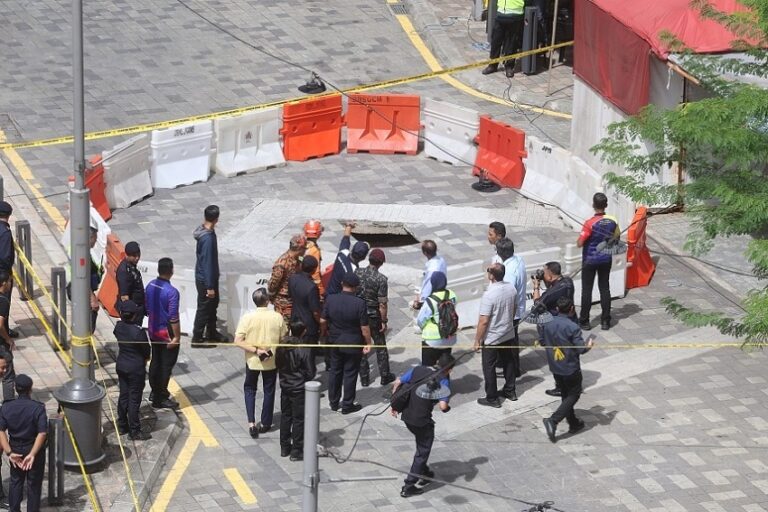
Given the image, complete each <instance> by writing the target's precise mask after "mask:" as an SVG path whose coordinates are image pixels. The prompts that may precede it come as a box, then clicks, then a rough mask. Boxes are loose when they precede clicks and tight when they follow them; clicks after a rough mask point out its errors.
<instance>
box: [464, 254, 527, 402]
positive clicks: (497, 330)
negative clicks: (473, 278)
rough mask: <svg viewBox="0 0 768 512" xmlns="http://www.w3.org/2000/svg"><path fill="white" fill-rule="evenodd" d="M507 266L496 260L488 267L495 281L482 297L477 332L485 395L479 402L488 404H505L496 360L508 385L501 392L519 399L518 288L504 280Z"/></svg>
mask: <svg viewBox="0 0 768 512" xmlns="http://www.w3.org/2000/svg"><path fill="white" fill-rule="evenodd" d="M504 273H505V269H504V265H502V264H501V263H494V264H493V265H491V266H490V267H488V272H487V275H488V280H489V281H490V282H491V284H490V285H488V289H487V290H486V291H485V293H483V297H482V299H480V319H479V320H478V322H477V333H476V334H475V344H474V348H475V350H481V351H482V352H481V355H482V367H483V378H484V379H485V397H483V398H478V399H477V403H478V404H480V405H484V406H488V407H496V408H498V407H501V402H500V401H499V390H498V386H497V385H496V363H497V362H499V361H500V362H501V368H502V370H503V372H504V387H503V389H502V390H501V395H502V396H504V397H506V398H507V399H508V400H512V401H515V400H517V393H516V391H515V378H516V376H517V375H516V373H515V365H514V361H513V357H512V354H511V352H512V350H513V349H512V348H509V347H512V345H513V344H514V343H515V321H514V318H515V311H516V310H517V290H516V289H515V286H514V285H513V284H512V283H508V282H506V281H505V280H504Z"/></svg>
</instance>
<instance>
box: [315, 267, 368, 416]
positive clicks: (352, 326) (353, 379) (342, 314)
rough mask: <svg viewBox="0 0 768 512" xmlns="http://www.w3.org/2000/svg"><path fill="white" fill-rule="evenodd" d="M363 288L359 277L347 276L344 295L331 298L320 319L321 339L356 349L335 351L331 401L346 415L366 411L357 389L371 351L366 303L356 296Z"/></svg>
mask: <svg viewBox="0 0 768 512" xmlns="http://www.w3.org/2000/svg"><path fill="white" fill-rule="evenodd" d="M359 285H360V279H359V278H358V277H357V275H355V273H354V272H347V273H346V274H345V275H344V278H343V279H342V281H341V287H342V288H341V293H336V294H332V295H328V297H327V298H326V299H325V305H324V307H323V313H322V315H321V316H320V335H321V336H328V343H330V344H332V345H356V346H354V347H347V346H344V347H339V348H335V347H334V348H332V349H331V371H330V372H329V374H328V400H329V402H330V406H331V410H333V411H338V410H339V405H341V413H342V414H350V413H353V412H357V411H359V410H360V409H362V408H363V406H362V405H360V404H359V403H357V402H355V387H356V386H357V375H358V373H359V372H360V360H361V359H362V357H363V356H364V355H366V354H368V352H370V350H371V331H370V328H369V326H368V313H367V312H366V307H365V301H364V300H363V299H361V298H360V297H357V296H356V295H355V293H356V291H357V287H358V286H359ZM361 345H364V347H362V346H361ZM342 388H343V391H344V396H343V399H342Z"/></svg>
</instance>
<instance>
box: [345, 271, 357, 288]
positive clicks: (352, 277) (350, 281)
mask: <svg viewBox="0 0 768 512" xmlns="http://www.w3.org/2000/svg"><path fill="white" fill-rule="evenodd" d="M341 283H342V284H345V285H347V286H353V287H356V286H360V278H359V277H357V274H355V273H354V272H347V273H346V274H344V277H342V278H341Z"/></svg>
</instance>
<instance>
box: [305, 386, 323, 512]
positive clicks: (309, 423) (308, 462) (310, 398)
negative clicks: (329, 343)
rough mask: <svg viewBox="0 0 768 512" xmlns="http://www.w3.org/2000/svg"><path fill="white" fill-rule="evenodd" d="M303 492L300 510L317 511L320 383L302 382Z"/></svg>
mask: <svg viewBox="0 0 768 512" xmlns="http://www.w3.org/2000/svg"><path fill="white" fill-rule="evenodd" d="M304 393H305V399H304V478H303V486H304V492H303V494H302V508H301V510H302V512H317V498H318V485H319V484H320V471H319V467H318V464H317V441H318V438H319V437H320V383H319V382H317V381H315V380H311V381H309V382H305V383H304Z"/></svg>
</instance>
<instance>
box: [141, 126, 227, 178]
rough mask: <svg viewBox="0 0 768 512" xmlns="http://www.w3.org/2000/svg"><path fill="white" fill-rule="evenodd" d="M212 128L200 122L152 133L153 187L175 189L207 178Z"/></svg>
mask: <svg viewBox="0 0 768 512" xmlns="http://www.w3.org/2000/svg"><path fill="white" fill-rule="evenodd" d="M212 139H213V129H212V125H211V122H210V121H199V122H196V123H191V124H186V125H183V126H179V127H173V128H167V129H165V130H154V131H153V132H152V141H151V143H150V146H151V148H152V172H151V178H152V186H153V187H154V188H176V187H178V186H179V185H190V184H192V183H197V182H199V181H208V175H209V168H210V153H211V143H212Z"/></svg>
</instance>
